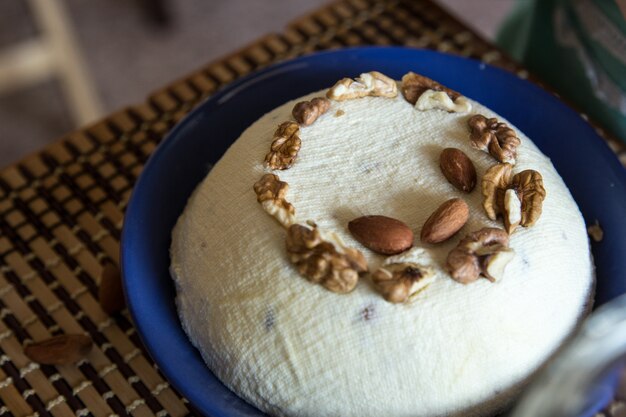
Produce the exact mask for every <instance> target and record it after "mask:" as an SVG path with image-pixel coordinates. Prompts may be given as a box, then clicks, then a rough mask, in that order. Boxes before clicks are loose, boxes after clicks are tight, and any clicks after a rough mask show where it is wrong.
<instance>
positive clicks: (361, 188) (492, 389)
mask: <svg viewBox="0 0 626 417" xmlns="http://www.w3.org/2000/svg"><path fill="white" fill-rule="evenodd" d="M324 94H325V91H322V92H317V93H312V94H310V95H308V96H305V97H303V98H300V99H298V100H294V101H292V102H288V103H285V104H284V105H282V106H280V107H278V108H276V109H274V110H272V111H270V112H269V113H267V114H265V115H264V116H263V117H261V118H260V119H259V120H257V121H256V122H255V123H253V124H252V125H251V126H250V127H248V128H247V129H246V130H245V131H244V132H243V133H242V135H241V136H240V138H239V139H238V140H237V141H236V142H235V143H234V144H233V145H232V146H231V147H230V149H228V151H227V152H226V153H225V155H224V156H223V157H222V158H221V159H220V161H219V162H218V163H217V164H216V165H215V166H214V167H213V169H212V170H211V171H210V173H209V174H208V176H207V177H206V178H205V179H204V180H203V181H202V183H201V184H200V185H199V186H198V187H197V188H196V190H195V191H194V193H193V195H192V196H191V197H190V199H189V201H188V204H187V207H186V209H185V211H184V213H183V214H182V215H181V217H180V218H179V220H178V222H177V224H176V227H175V228H174V231H173V235H172V246H171V268H170V269H171V274H172V277H173V279H174V281H175V284H176V290H177V297H176V304H177V308H178V312H179V316H180V319H181V322H182V324H183V327H184V329H185V331H186V333H187V335H188V336H189V338H190V340H191V341H192V343H193V344H194V345H195V346H196V347H197V348H198V350H199V351H200V353H201V354H202V356H203V358H204V360H205V362H206V363H207V365H208V367H209V368H210V369H211V370H212V371H213V373H215V374H216V376H217V377H218V378H219V379H220V380H221V381H223V382H224V384H225V385H227V386H228V387H229V388H230V389H232V390H233V391H234V392H235V393H237V394H238V395H239V396H240V397H242V398H243V399H245V400H246V401H248V402H249V403H251V404H253V405H255V406H256V407H257V408H259V409H261V410H263V411H265V412H267V413H269V414H271V415H273V416H280V417H283V416H288V417H296V416H298V417H305V416H306V417H331V416H332V417H337V416H341V417H369V416H372V417H374V416H376V417H380V416H389V417H402V416H407V417H408V416H411V417H441V416H489V415H492V414H493V413H495V412H496V411H498V410H499V409H500V408H502V407H503V406H506V405H507V404H508V403H509V402H510V400H511V399H512V398H513V396H514V395H515V394H516V393H517V392H518V390H519V388H520V386H521V385H522V384H523V383H524V382H525V381H526V380H527V379H528V377H529V376H530V375H531V374H532V373H533V372H534V371H536V370H537V369H538V368H539V367H540V366H541V365H542V364H543V363H544V362H545V361H546V360H547V359H548V358H549V357H550V355H551V354H553V353H554V352H555V350H556V349H557V348H558V347H559V346H560V345H561V343H562V342H563V341H564V339H565V338H566V337H567V336H568V335H569V334H570V333H571V332H572V331H573V329H574V328H575V326H576V324H577V323H578V321H579V320H580V318H581V317H582V315H583V314H584V311H585V306H586V305H587V303H588V302H589V298H590V294H591V293H592V287H593V279H594V278H593V266H592V263H591V258H590V253H589V245H588V240H587V235H586V231H585V225H584V221H583V218H582V216H581V214H580V212H579V210H578V207H577V206H576V203H575V202H574V200H573V198H572V197H571V195H570V193H569V191H568V189H567V187H566V186H565V184H564V183H563V181H562V179H561V178H560V176H559V175H558V173H557V172H556V171H555V169H554V167H553V166H552V164H551V162H550V160H549V159H548V158H547V157H546V156H545V155H543V154H542V153H541V152H540V151H539V150H538V149H537V147H536V146H535V145H534V144H533V143H532V142H531V141H530V140H529V139H528V138H527V137H526V136H524V134H523V133H522V132H520V131H519V130H517V129H515V128H514V127H513V126H511V127H512V128H513V129H514V130H515V132H516V133H517V136H518V137H519V138H520V139H521V145H520V146H519V147H518V152H517V161H516V164H515V166H514V168H513V170H514V172H520V171H522V170H526V169H533V170H536V171H538V172H540V173H541V175H542V176H543V184H544V187H545V190H546V197H545V200H544V201H543V210H542V214H541V217H540V218H539V219H538V220H537V222H536V224H535V225H534V226H532V227H518V228H517V230H515V232H514V233H512V234H511V235H510V244H509V246H510V248H511V249H512V250H513V251H514V252H515V256H514V257H513V259H512V260H511V261H510V262H509V264H508V265H507V266H506V268H505V271H504V275H503V276H502V278H501V279H498V280H497V281H496V282H490V281H489V280H487V279H484V278H480V279H478V280H476V281H475V282H472V283H471V284H467V285H463V284H461V283H459V282H456V281H455V280H453V279H452V278H451V277H450V274H449V273H448V272H447V270H446V268H445V265H446V256H447V255H448V253H449V252H450V251H451V250H452V249H453V248H454V247H455V246H456V245H457V244H458V243H459V241H460V240H461V239H462V238H463V237H464V236H466V235H467V234H468V233H470V232H473V231H476V230H479V229H481V228H483V227H486V226H489V227H499V228H502V220H500V219H498V220H496V221H493V220H490V219H489V218H488V217H487V215H486V214H485V210H484V209H483V206H482V203H483V196H482V194H481V190H480V181H481V178H482V177H483V175H484V173H485V172H486V170H487V169H489V168H490V167H491V166H493V165H494V164H496V163H497V161H496V160H495V159H494V157H492V156H491V155H490V154H489V153H487V152H483V151H481V150H478V149H475V148H473V147H472V146H471V142H470V139H469V131H468V126H467V123H468V118H469V117H470V116H472V115H473V114H482V115H485V116H487V117H497V118H498V120H501V121H504V119H502V118H501V117H499V116H498V115H496V114H495V113H494V112H492V111H491V110H489V109H487V108H486V107H484V106H482V105H480V104H479V103H477V102H474V101H471V100H470V102H471V107H472V110H471V112H470V113H453V112H450V113H449V112H446V111H442V110H428V111H419V110H416V108H415V107H414V106H413V105H412V104H411V103H409V102H407V101H406V100H405V99H404V98H403V96H402V94H398V95H397V97H395V98H388V97H363V98H358V99H352V100H345V101H334V100H331V101H330V108H329V109H328V111H327V112H326V113H325V114H323V115H322V116H320V117H319V118H318V119H317V120H316V121H315V122H314V123H313V124H311V125H310V126H301V127H300V133H299V136H300V138H301V141H302V145H301V149H300V150H299V152H298V154H297V158H296V160H295V162H294V164H293V166H292V167H291V168H289V169H286V170H282V171H272V170H270V169H269V168H267V167H265V166H264V164H263V158H264V156H265V155H266V154H267V152H268V150H269V147H270V144H271V142H272V137H273V134H274V132H275V130H276V128H277V126H278V125H279V124H280V123H282V122H285V121H288V120H293V117H292V115H291V111H292V109H293V107H294V105H295V104H296V102H298V101H302V100H310V99H311V98H313V97H318V96H323V95H324ZM207 140H210V132H207ZM449 147H454V148H458V149H460V150H461V151H463V152H464V153H465V154H467V155H468V156H469V158H470V159H471V160H472V161H473V164H474V165H475V167H476V172H477V174H478V185H477V186H476V189H474V191H472V192H471V193H464V192H461V191H459V190H458V189H457V188H455V187H454V186H453V185H451V184H450V183H449V182H448V181H447V180H446V178H445V177H444V175H443V174H442V172H441V170H440V168H439V157H440V154H441V152H442V151H443V149H445V148H449ZM268 172H272V173H274V174H276V175H278V176H279V177H280V180H281V181H284V182H286V183H288V184H289V189H288V192H287V195H286V198H287V200H288V201H289V202H290V203H291V204H293V206H294V207H295V220H296V222H298V223H301V224H305V223H306V221H313V222H315V224H316V225H317V226H318V227H319V230H321V231H323V232H325V233H335V234H336V235H337V236H338V237H339V238H340V239H341V240H342V241H343V242H344V243H345V245H346V246H348V247H351V248H356V249H358V250H360V251H361V252H362V253H363V255H364V256H365V258H366V260H367V262H368V265H369V270H370V271H374V270H376V269H377V268H378V266H380V265H381V264H382V263H383V261H384V260H385V259H386V258H387V257H386V256H383V255H380V254H377V253H374V252H372V251H371V250H369V249H367V248H365V247H364V246H363V245H361V244H360V243H359V242H357V241H356V240H355V238H354V237H353V236H352V235H351V234H350V232H349V231H348V223H349V222H350V221H351V220H353V219H356V218H358V217H360V216H364V215H384V216H389V217H392V218H394V219H398V220H400V221H402V222H404V223H405V224H406V225H408V226H409V227H410V229H411V230H412V231H413V232H414V234H415V241H414V247H413V248H412V249H410V250H408V251H406V252H403V253H402V254H400V255H396V257H397V259H399V260H401V261H410V262H417V263H424V262H427V263H429V264H430V265H432V266H433V270H434V275H435V279H434V280H433V282H432V283H430V285H428V286H427V287H426V288H425V289H423V290H422V291H420V292H419V293H418V294H417V295H416V296H415V297H414V298H413V299H412V300H411V301H410V302H406V303H397V304H395V303H390V302H388V301H386V300H385V299H384V298H383V297H382V296H381V295H380V294H379V293H378V292H377V291H376V289H375V288H374V286H373V284H372V282H371V279H370V278H369V275H367V274H366V275H363V276H362V277H361V278H360V279H359V281H358V284H357V285H356V287H355V288H354V290H352V291H351V292H349V293H347V294H337V293H335V292H332V291H329V290H327V289H326V288H324V287H323V286H321V285H317V284H314V283H312V282H310V281H308V280H307V279H305V278H304V277H303V276H301V275H300V274H299V273H298V270H297V269H296V268H295V267H294V265H293V264H292V263H291V262H290V259H289V256H288V254H287V252H286V249H285V239H286V230H285V228H284V227H282V226H281V224H280V223H279V222H277V221H276V219H274V218H273V217H272V216H270V215H268V213H266V212H265V211H264V210H263V208H262V207H261V205H259V203H258V202H257V199H256V195H255V192H254V190H253V184H254V183H255V182H256V181H258V180H259V178H261V177H262V176H263V175H264V174H265V173H268ZM451 198H461V199H463V200H464V201H465V202H466V203H467V205H468V207H469V220H468V221H467V223H466V224H465V226H463V228H462V229H461V230H460V231H459V232H458V233H457V234H456V235H454V236H453V237H452V238H451V239H449V240H447V241H446V242H443V243H438V244H423V243H422V242H420V239H419V235H420V230H421V228H422V225H423V224H424V222H425V221H426V220H427V219H428V217H429V216H430V215H431V213H433V211H434V210H435V209H437V207H439V206H440V205H441V204H442V203H444V202H445V201H447V200H449V199H451Z"/></svg>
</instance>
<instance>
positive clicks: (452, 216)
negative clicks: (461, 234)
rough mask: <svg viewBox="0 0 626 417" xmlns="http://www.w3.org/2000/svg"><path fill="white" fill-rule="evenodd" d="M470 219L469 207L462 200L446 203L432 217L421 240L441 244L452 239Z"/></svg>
mask: <svg viewBox="0 0 626 417" xmlns="http://www.w3.org/2000/svg"><path fill="white" fill-rule="evenodd" d="M468 219H469V207H468V206H467V204H466V203H465V201H463V200H462V199H460V198H453V199H451V200H448V201H446V202H445V203H443V204H442V205H440V206H439V208H437V210H435V212H434V213H433V214H431V215H430V217H429V218H428V220H426V223H424V227H422V233H421V235H420V239H421V240H422V242H424V243H440V242H443V241H445V240H448V239H449V238H451V237H452V236H453V235H454V234H455V233H456V232H458V231H459V230H460V229H461V228H462V227H463V225H465V223H466V222H467V220H468Z"/></svg>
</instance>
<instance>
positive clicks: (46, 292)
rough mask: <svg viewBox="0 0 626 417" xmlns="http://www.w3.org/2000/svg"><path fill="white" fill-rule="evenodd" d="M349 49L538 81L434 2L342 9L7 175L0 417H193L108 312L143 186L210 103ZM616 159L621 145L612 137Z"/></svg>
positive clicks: (1, 246) (383, 2) (122, 318)
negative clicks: (405, 51) (425, 57)
mask: <svg viewBox="0 0 626 417" xmlns="http://www.w3.org/2000/svg"><path fill="white" fill-rule="evenodd" d="M353 45H406V46H412V47H419V48H431V49H436V50H439V51H445V52H450V53H455V54H460V55H463V56H468V57H472V58H477V59H481V60H483V61H485V62H487V63H491V64H495V65H498V66H501V67H504V68H506V69H509V70H511V71H514V72H516V73H517V74H518V75H519V76H521V77H527V76H528V73H527V72H526V71H525V70H524V69H523V68H521V67H520V66H519V65H517V64H515V63H514V62H513V61H512V60H511V59H509V58H508V57H507V56H506V55H505V54H504V53H503V52H501V51H499V50H498V49H497V48H495V47H494V46H493V45H491V44H489V43H488V42H486V41H485V40H484V39H482V38H480V37H479V36H478V35H477V34H475V33H474V32H472V31H471V30H470V29H468V28H467V27H465V26H464V25H463V24H461V23H460V22H458V21H457V20H455V19H454V18H452V17H451V16H450V15H449V14H447V13H446V12H445V11H444V10H442V9H441V8H439V7H438V6H437V5H435V4H433V3H431V2H430V1H429V0H339V1H336V2H335V3H333V4H331V5H329V6H327V7H325V8H323V9H321V10H318V11H316V12H314V13H312V14H311V15H309V16H306V17H304V18H301V19H299V20H296V21H295V22H293V23H292V24H290V25H289V26H288V27H287V28H286V29H285V30H284V31H283V32H281V33H277V34H271V35H268V36H266V37H264V38H262V39H260V40H259V41H258V42H255V43H254V44H252V45H250V46H248V47H246V48H244V49H242V50H240V51H238V52H235V53H233V54H232V55H230V56H228V57H226V58H224V59H222V60H220V61H218V62H215V63H212V64H209V65H207V66H206V67H204V68H201V69H200V70H198V71H196V72H195V73H193V74H191V75H190V76H189V77H187V78H185V79H182V80H180V81H177V82H175V83H173V84H171V85H170V86H168V87H166V88H164V89H163V90H161V91H159V92H157V93H155V94H153V95H151V96H150V97H149V98H148V99H147V100H146V102H145V103H142V104H140V105H137V106H132V107H128V108H126V109H124V110H122V111H120V112H117V113H115V114H112V115H111V116H109V117H107V118H106V119H104V120H102V121H100V122H99V123H97V124H95V125H93V126H89V127H87V128H85V129H82V130H79V131H76V132H73V133H71V134H69V135H67V136H66V137H64V138H62V139H61V140H59V141H57V142H56V143H54V144H53V145H51V146H49V147H47V148H45V149H43V150H42V151H40V152H39V153H37V154H34V155H31V156H30V157H27V158H26V159H24V160H22V161H21V162H18V163H16V164H15V165H13V166H10V167H8V168H6V169H4V170H3V171H1V172H0V213H1V216H0V417H3V416H42V417H43V416H48V415H55V416H69V415H79V416H89V415H94V416H106V415H113V414H117V415H126V414H133V415H137V416H148V415H158V416H166V415H173V416H180V415H187V414H189V413H193V414H195V412H194V411H193V409H192V407H191V406H190V405H189V404H188V403H187V402H186V400H185V399H184V398H183V397H182V396H181V395H180V394H179V393H178V392H176V390H175V389H173V388H172V387H171V386H170V385H169V384H168V382H167V381H166V380H165V378H164V377H163V375H162V374H161V373H160V372H159V370H158V368H157V367H156V366H155V365H154V363H153V362H152V360H151V359H150V357H149V356H148V355H147V353H146V351H145V350H144V348H143V346H142V344H141V341H140V340H139V337H138V335H137V333H136V331H135V328H134V327H133V324H132V322H131V319H130V317H129V316H128V313H127V312H126V311H124V312H123V313H121V314H118V315H116V316H114V317H109V316H108V315H107V314H106V313H105V312H104V311H102V309H101V308H100V305H99V303H98V298H97V294H98V284H99V279H100V278H99V277H100V274H101V271H102V268H103V265H104V264H106V263H107V262H113V263H115V264H117V263H118V253H119V240H120V232H121V228H122V222H123V217H124V209H125V208H126V205H127V203H128V198H129V196H130V193H131V190H132V187H133V184H134V183H135V181H136V180H137V176H138V175H139V174H140V173H141V170H142V167H143V166H144V164H145V163H146V160H147V159H148V157H149V156H150V154H151V153H152V152H153V150H154V149H155V147H156V146H157V144H158V143H159V142H160V141H161V139H162V138H163V136H164V135H165V134H166V133H167V132H168V131H169V130H170V129H171V128H172V126H174V125H175V124H176V122H177V121H178V120H180V119H181V117H183V116H184V115H185V114H186V113H188V112H189V111H190V110H191V109H193V108H194V106H196V105H197V104H198V103H199V102H200V101H201V100H203V99H204V98H206V97H207V96H209V95H211V94H212V93H213V92H215V91H216V90H217V89H218V88H220V87H222V86H224V85H226V84H228V83H229V82H231V81H233V80H235V79H237V78H239V77H241V76H243V75H246V74H248V73H250V72H251V71H254V70H256V69H258V68H261V67H264V66H267V65H269V64H272V63H274V62H277V61H280V60H284V59H288V58H292V57H295V56H299V55H302V54H306V53H310V52H313V51H317V50H322V49H330V48H341V47H345V46H353ZM607 140H609V143H610V145H611V147H612V148H613V149H614V150H615V152H616V153H618V154H619V155H620V159H621V160H622V161H623V162H626V151H625V150H624V147H623V146H622V145H621V144H620V143H618V142H616V141H612V140H610V139H607ZM81 332H85V333H88V334H89V335H90V336H91V338H92V339H93V340H94V342H95V346H94V349H93V350H92V352H91V353H90V354H89V356H88V357H87V359H86V360H83V361H81V362H79V363H78V364H77V365H68V366H59V367H53V366H45V365H38V364H37V363H34V362H31V361H30V360H29V359H28V358H27V357H26V356H25V355H24V353H23V349H22V346H23V345H24V344H25V343H28V341H29V340H42V339H45V338H47V337H49V336H50V335H56V334H62V333H81Z"/></svg>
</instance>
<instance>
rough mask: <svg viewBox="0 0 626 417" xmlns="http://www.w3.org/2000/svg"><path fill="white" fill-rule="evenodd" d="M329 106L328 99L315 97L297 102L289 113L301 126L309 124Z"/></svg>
mask: <svg viewBox="0 0 626 417" xmlns="http://www.w3.org/2000/svg"><path fill="white" fill-rule="evenodd" d="M329 108H330V101H329V100H328V99H327V98H324V97H315V98H313V99H311V100H310V101H300V102H299V103H297V104H296V105H295V106H294V107H293V110H292V111H291V114H292V115H293V118H294V119H296V122H298V123H300V125H301V126H310V125H312V124H313V122H314V121H316V120H317V118H318V117H320V116H321V115H322V114H324V113H326V112H327V111H328V109H329Z"/></svg>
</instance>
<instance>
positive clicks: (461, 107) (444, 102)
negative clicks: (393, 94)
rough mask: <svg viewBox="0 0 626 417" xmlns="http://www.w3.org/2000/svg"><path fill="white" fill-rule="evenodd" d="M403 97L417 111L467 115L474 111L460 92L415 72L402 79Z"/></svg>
mask: <svg viewBox="0 0 626 417" xmlns="http://www.w3.org/2000/svg"><path fill="white" fill-rule="evenodd" d="M402 95H404V98H405V99H406V101H408V102H409V103H411V104H413V105H414V106H415V108H416V109H417V110H422V111H424V110H431V109H441V110H446V111H448V112H458V113H466V112H469V111H470V110H471V109H472V105H471V103H470V102H469V101H468V100H467V99H466V98H465V97H463V96H461V94H459V93H458V92H456V91H454V90H452V89H450V88H447V87H445V86H443V85H441V84H439V83H438V82H437V81H435V80H432V79H430V78H428V77H424V76H423V75H420V74H416V73H414V72H409V73H407V74H405V75H404V76H403V77H402Z"/></svg>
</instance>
